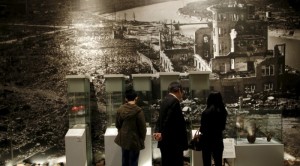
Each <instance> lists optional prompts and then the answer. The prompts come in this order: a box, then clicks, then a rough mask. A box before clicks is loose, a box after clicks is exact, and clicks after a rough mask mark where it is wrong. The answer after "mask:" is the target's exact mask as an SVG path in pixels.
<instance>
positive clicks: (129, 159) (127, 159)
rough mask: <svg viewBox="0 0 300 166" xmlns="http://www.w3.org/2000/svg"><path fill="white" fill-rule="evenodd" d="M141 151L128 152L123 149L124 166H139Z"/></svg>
mask: <svg viewBox="0 0 300 166" xmlns="http://www.w3.org/2000/svg"><path fill="white" fill-rule="evenodd" d="M139 155H140V151H139V150H137V151H136V150H126V149H123V148H122V166H138V162H139Z"/></svg>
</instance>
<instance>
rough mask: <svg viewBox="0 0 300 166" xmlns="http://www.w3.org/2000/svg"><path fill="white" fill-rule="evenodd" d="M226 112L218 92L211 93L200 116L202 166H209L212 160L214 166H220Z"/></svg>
mask: <svg viewBox="0 0 300 166" xmlns="http://www.w3.org/2000/svg"><path fill="white" fill-rule="evenodd" d="M226 119H227V110H226V108H225V104H224V103H223V98H222V95H221V93H220V92H211V93H210V94H209V95H208V98H207V104H206V109H205V110H204V111H203V113H202V115H201V127H200V131H201V134H202V138H203V139H202V140H203V148H202V159H203V165H204V166H211V163H212V158H211V157H213V160H214V164H215V166H222V157H223V150H224V143H223V131H224V130H225V126H226Z"/></svg>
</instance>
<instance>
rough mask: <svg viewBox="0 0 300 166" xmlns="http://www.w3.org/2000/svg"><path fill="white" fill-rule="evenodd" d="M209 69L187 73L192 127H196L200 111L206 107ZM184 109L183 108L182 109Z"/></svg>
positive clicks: (197, 126)
mask: <svg viewBox="0 0 300 166" xmlns="http://www.w3.org/2000/svg"><path fill="white" fill-rule="evenodd" d="M210 73H211V72H209V71H190V72H189V75H188V80H189V91H190V93H189V94H190V96H189V98H190V100H191V102H190V104H189V105H188V107H189V108H190V113H189V114H190V115H189V117H190V123H191V128H192V129H198V128H199V126H200V124H199V122H200V119H201V114H200V113H201V112H202V111H204V109H205V107H206V99H207V96H208V94H209V75H210ZM183 110H184V109H183Z"/></svg>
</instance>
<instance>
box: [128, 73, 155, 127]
mask: <svg viewBox="0 0 300 166" xmlns="http://www.w3.org/2000/svg"><path fill="white" fill-rule="evenodd" d="M152 77H153V75H152V74H132V79H133V88H134V90H135V91H136V92H137V93H138V101H137V105H138V106H139V107H141V108H142V109H143V111H144V115H145V119H146V123H147V126H149V125H151V126H152V124H151V123H152V119H153V117H152V113H151V112H152V111H151V105H152V103H153V102H152Z"/></svg>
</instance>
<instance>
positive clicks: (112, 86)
mask: <svg viewBox="0 0 300 166" xmlns="http://www.w3.org/2000/svg"><path fill="white" fill-rule="evenodd" d="M104 78H105V92H106V95H105V98H106V111H107V115H108V119H107V126H108V127H113V126H115V120H116V113H117V109H118V108H119V107H120V106H121V105H122V104H123V103H124V100H125V99H124V90H125V77H124V75H123V74H109V75H104Z"/></svg>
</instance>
